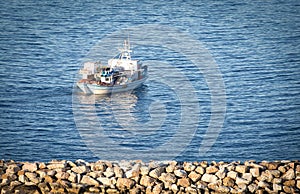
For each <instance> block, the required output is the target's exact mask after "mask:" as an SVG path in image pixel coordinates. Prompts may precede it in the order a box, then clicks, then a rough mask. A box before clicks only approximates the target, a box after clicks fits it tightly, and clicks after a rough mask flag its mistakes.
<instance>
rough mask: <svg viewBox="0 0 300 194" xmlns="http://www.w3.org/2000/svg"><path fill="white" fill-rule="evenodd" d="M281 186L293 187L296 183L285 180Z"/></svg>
mask: <svg viewBox="0 0 300 194" xmlns="http://www.w3.org/2000/svg"><path fill="white" fill-rule="evenodd" d="M283 185H284V186H289V187H295V185H296V181H295V180H287V181H284V183H283Z"/></svg>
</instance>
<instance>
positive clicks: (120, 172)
mask: <svg viewBox="0 0 300 194" xmlns="http://www.w3.org/2000/svg"><path fill="white" fill-rule="evenodd" d="M114 174H115V177H116V178H123V176H124V171H123V170H122V168H120V167H119V166H114Z"/></svg>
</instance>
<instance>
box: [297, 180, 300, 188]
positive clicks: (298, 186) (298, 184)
mask: <svg viewBox="0 0 300 194" xmlns="http://www.w3.org/2000/svg"><path fill="white" fill-rule="evenodd" d="M296 187H297V188H298V189H300V181H299V180H298V181H297V184H296Z"/></svg>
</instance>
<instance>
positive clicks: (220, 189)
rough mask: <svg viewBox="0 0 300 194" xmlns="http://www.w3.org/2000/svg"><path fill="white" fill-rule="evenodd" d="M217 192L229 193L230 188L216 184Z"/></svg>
mask: <svg viewBox="0 0 300 194" xmlns="http://www.w3.org/2000/svg"><path fill="white" fill-rule="evenodd" d="M216 191H217V192H219V193H229V192H230V189H229V188H228V187H225V186H222V185H221V186H218V187H217V190H216Z"/></svg>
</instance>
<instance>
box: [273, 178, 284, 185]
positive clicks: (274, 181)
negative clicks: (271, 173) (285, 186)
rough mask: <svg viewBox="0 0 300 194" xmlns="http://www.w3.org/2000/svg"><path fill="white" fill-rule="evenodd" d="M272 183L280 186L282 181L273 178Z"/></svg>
mask: <svg viewBox="0 0 300 194" xmlns="http://www.w3.org/2000/svg"><path fill="white" fill-rule="evenodd" d="M272 183H274V184H280V183H282V179H281V178H274V179H273V181H272Z"/></svg>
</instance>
